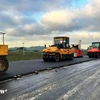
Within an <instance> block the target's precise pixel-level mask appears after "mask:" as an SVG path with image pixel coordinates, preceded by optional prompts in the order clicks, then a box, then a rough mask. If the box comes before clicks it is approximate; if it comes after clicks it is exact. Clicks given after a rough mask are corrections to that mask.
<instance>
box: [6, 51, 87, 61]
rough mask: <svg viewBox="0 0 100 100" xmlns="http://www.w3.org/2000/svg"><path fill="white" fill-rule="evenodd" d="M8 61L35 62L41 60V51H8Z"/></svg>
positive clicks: (84, 53)
mask: <svg viewBox="0 0 100 100" xmlns="http://www.w3.org/2000/svg"><path fill="white" fill-rule="evenodd" d="M83 55H87V52H86V50H83ZM7 59H8V60H9V61H20V60H35V59H42V51H39V50H33V51H24V53H23V50H21V51H9V54H8V56H7Z"/></svg>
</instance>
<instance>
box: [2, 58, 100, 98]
mask: <svg viewBox="0 0 100 100" xmlns="http://www.w3.org/2000/svg"><path fill="white" fill-rule="evenodd" d="M0 89H1V90H4V93H1V94H0V100H100V60H99V59H98V60H93V61H89V62H84V63H81V64H75V65H71V66H65V67H62V68H60V69H53V70H50V71H44V72H40V73H39V74H37V75H34V74H30V75H28V76H24V77H22V78H20V79H16V80H9V81H5V82H1V83H0ZM0 92H1V91H0Z"/></svg>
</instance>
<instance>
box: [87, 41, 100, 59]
mask: <svg viewBox="0 0 100 100" xmlns="http://www.w3.org/2000/svg"><path fill="white" fill-rule="evenodd" d="M87 55H88V56H89V58H92V57H100V42H92V45H91V46H90V47H88V50H87Z"/></svg>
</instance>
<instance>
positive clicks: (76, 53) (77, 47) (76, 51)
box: [72, 44, 83, 57]
mask: <svg viewBox="0 0 100 100" xmlns="http://www.w3.org/2000/svg"><path fill="white" fill-rule="evenodd" d="M72 47H73V48H74V57H83V52H82V50H81V48H80V44H72Z"/></svg>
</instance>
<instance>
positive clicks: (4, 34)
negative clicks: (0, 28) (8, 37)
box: [0, 32, 6, 45]
mask: <svg viewBox="0 0 100 100" xmlns="http://www.w3.org/2000/svg"><path fill="white" fill-rule="evenodd" d="M0 33H1V34H2V38H3V45H4V35H5V34H6V33H3V32H0Z"/></svg>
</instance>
